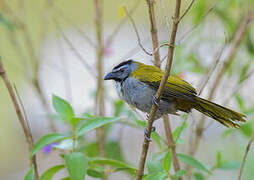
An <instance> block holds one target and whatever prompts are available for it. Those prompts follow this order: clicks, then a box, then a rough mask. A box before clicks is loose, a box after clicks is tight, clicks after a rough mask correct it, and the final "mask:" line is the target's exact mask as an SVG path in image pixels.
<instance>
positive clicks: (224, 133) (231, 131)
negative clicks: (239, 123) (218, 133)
mask: <svg viewBox="0 0 254 180" xmlns="http://www.w3.org/2000/svg"><path fill="white" fill-rule="evenodd" d="M234 131H235V129H233V128H229V129H226V130H225V131H224V132H223V133H222V137H223V138H226V137H227V136H228V135H229V134H232V133H233V132H234Z"/></svg>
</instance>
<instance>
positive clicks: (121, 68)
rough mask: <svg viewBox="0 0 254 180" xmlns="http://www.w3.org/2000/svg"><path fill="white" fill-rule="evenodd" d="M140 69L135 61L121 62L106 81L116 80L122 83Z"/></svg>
mask: <svg viewBox="0 0 254 180" xmlns="http://www.w3.org/2000/svg"><path fill="white" fill-rule="evenodd" d="M137 67H138V63H137V62H135V61H133V60H128V61H124V62H121V63H120V64H118V65H117V66H115V67H114V68H113V70H112V71H111V72H110V73H108V74H107V75H106V76H105V77H104V80H111V79H112V80H115V81H117V82H122V81H124V80H125V79H126V78H128V77H129V76H130V74H131V73H132V72H133V71H135V70H136V69H137Z"/></svg>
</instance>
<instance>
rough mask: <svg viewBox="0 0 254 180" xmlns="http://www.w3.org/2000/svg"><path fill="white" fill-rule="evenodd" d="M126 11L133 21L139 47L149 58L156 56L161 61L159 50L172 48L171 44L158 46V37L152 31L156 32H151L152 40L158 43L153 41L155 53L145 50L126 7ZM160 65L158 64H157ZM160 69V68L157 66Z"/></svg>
mask: <svg viewBox="0 0 254 180" xmlns="http://www.w3.org/2000/svg"><path fill="white" fill-rule="evenodd" d="M124 10H125V13H126V14H127V16H128V17H129V18H130V21H131V23H132V26H133V28H134V31H135V33H136V36H137V39H138V45H139V46H140V48H141V49H142V50H143V51H144V52H145V53H146V54H147V55H149V56H153V55H154V56H155V57H154V58H155V59H159V58H160V56H158V54H159V52H158V51H159V49H160V48H162V47H164V46H168V47H169V46H171V45H170V44H169V43H163V44H161V45H160V46H158V37H155V36H157V35H154V33H153V32H152V31H155V30H151V32H152V34H153V35H152V39H153V38H157V40H156V41H157V43H155V42H154V41H155V39H154V40H153V48H154V51H153V52H151V53H150V52H148V51H147V50H146V49H145V48H144V46H143V45H142V43H141V39H140V36H139V33H138V29H137V26H136V24H135V21H134V19H133V18H132V17H131V16H130V13H129V12H128V10H127V9H126V7H124ZM156 34H157V30H156ZM155 62H157V60H155ZM157 63H158V62H157ZM158 65H160V63H159V64H158ZM157 67H158V66H157Z"/></svg>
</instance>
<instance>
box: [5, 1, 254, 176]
mask: <svg viewBox="0 0 254 180" xmlns="http://www.w3.org/2000/svg"><path fill="white" fill-rule="evenodd" d="M189 2H190V1H187V0H184V1H183V2H182V3H183V5H182V12H183V10H184V9H185V8H186V7H187V5H188V4H189ZM124 6H126V7H127V9H128V10H131V9H134V12H133V13H132V17H133V19H134V20H135V22H136V24H137V28H138V31H139V34H140V37H141V41H142V43H143V45H144V47H145V48H146V49H148V50H150V51H151V49H152V43H151V39H150V27H149V19H148V10H147V6H146V2H145V1H139V3H137V2H136V1H135V0H119V1H115V0H107V1H104V2H103V39H104V41H105V42H106V41H107V40H108V39H109V38H110V37H111V36H113V37H114V38H113V41H112V44H110V45H109V46H107V47H105V48H106V50H105V51H106V52H105V58H104V60H105V63H104V64H105V70H104V72H108V71H110V70H111V68H112V67H113V66H114V65H116V64H118V63H119V62H121V61H123V60H126V59H129V58H132V59H134V60H138V61H141V62H144V63H147V64H152V57H151V56H148V55H147V54H145V53H144V52H143V51H142V50H141V48H140V47H139V46H138V45H137V37H136V35H135V32H134V29H133V27H132V25H131V23H130V21H129V20H128V19H127V20H124V18H126V15H125V13H124V12H123V7H124ZM133 7H136V8H133ZM212 7H214V8H213V9H212V10H211V8H212ZM250 9H254V1H253V0H218V1H204V0H196V1H195V3H194V5H193V7H192V9H191V10H190V12H189V14H188V15H187V16H186V17H184V19H183V21H182V22H181V24H180V26H179V32H178V35H177V46H176V49H175V51H176V54H175V59H174V64H173V69H172V71H173V73H174V74H176V75H179V74H180V75H181V77H182V78H183V79H185V80H187V81H188V82H190V83H191V84H192V85H193V86H194V87H196V88H198V87H199V85H200V83H201V82H202V81H203V79H204V77H205V76H206V74H207V73H208V72H209V70H210V69H211V67H212V65H213V64H214V62H215V60H216V57H217V56H218V54H219V52H220V51H221V49H222V48H223V47H224V45H225V43H226V46H225V48H224V51H223V53H222V55H221V58H220V62H219V63H218V65H217V67H216V70H215V71H214V73H213V74H212V75H211V80H210V81H209V82H208V84H207V86H206V87H205V89H204V92H203V93H202V97H207V94H208V93H209V89H210V88H211V84H212V83H211V82H213V80H214V77H215V75H216V73H217V71H218V69H219V68H221V66H222V64H223V60H224V57H226V55H227V53H228V51H229V50H230V48H231V44H230V42H231V41H232V39H233V37H234V36H235V32H236V30H237V28H238V27H239V25H240V24H241V23H242V22H243V19H244V17H246V16H247V13H248V10H250ZM173 10H174V2H171V1H166V0H157V1H156V4H155V12H156V20H157V25H158V32H159V41H160V43H163V42H167V41H168V39H169V34H170V33H169V32H170V29H169V27H168V25H167V23H166V21H167V20H168V21H169V22H170V23H171V17H172V14H173ZM210 10H211V11H210ZM207 12H209V13H207ZM94 14H95V12H94V7H93V3H92V1H91V0H75V1H67V0H55V1H51V0H41V1H33V0H11V1H10V0H9V1H7V0H1V1H0V32H1V36H0V56H1V57H2V61H3V63H4V65H5V68H6V71H7V74H8V76H9V79H10V81H11V82H12V84H15V86H16V87H17V89H18V91H19V94H20V96H21V98H22V100H23V103H24V106H25V109H26V111H27V114H28V119H29V123H30V126H31V129H32V133H33V136H34V138H35V140H37V139H38V138H39V137H41V136H42V135H43V134H45V133H47V132H50V131H51V130H50V128H49V124H48V118H49V116H50V115H51V114H52V112H54V111H53V108H52V104H51V96H52V94H56V95H59V96H61V97H64V98H65V99H67V100H68V101H69V102H70V103H71V104H72V106H73V107H74V109H75V110H76V111H77V113H79V114H82V113H83V112H91V113H92V112H93V108H94V92H95V91H96V79H95V78H94V77H93V76H92V74H91V72H90V71H89V70H88V69H87V68H86V66H84V61H85V62H86V63H87V64H89V65H90V67H94V69H92V71H95V69H96V68H95V67H96V62H95V60H96V52H95V49H94V47H93V46H92V45H91V43H89V42H88V41H87V38H86V37H89V39H91V41H92V42H95V40H96V36H95V29H94ZM165 17H166V18H165ZM121 22H123V25H121V26H120V28H119V31H117V33H114V30H116V29H117V27H118V26H119V23H121ZM112 33H113V34H112ZM228 42H229V43H228ZM227 43H228V44H227ZM166 53H167V49H166V47H164V48H162V49H161V57H164V56H165V55H166ZM80 57H82V58H80ZM253 61H254V24H253V21H252V22H251V23H250V24H249V27H248V29H247V32H246V33H245V35H244V39H243V41H242V43H241V45H240V47H239V48H238V51H237V53H236V55H235V57H234V60H233V63H232V64H231V65H230V67H229V69H228V70H227V72H226V74H225V76H224V77H223V79H222V82H221V83H220V85H219V87H218V90H217V91H216V96H215V98H214V101H215V102H217V103H220V104H223V103H224V102H225V101H227V106H229V107H232V108H233V109H235V110H237V111H240V112H242V113H245V114H247V115H248V124H247V125H245V127H244V128H242V129H241V130H237V131H235V130H228V129H226V128H225V127H222V126H221V125H220V124H218V123H213V124H212V125H209V128H208V129H207V130H206V131H205V132H204V136H203V138H202V139H201V145H200V148H199V150H198V152H197V154H196V157H197V158H198V159H199V160H200V161H202V162H204V163H206V164H209V165H210V166H212V164H213V163H214V162H215V161H216V153H218V152H221V153H222V155H223V158H222V159H225V160H227V159H228V160H232V165H231V166H230V165H228V166H227V167H226V168H224V170H216V171H215V173H214V174H213V175H212V176H209V177H207V178H208V179H237V178H236V177H237V174H238V170H239V169H238V168H239V162H241V160H242V157H243V153H244V150H245V149H244V148H245V146H246V144H247V141H248V138H249V137H250V135H251V131H252V124H253V118H254V116H253V112H254V103H253V102H254V96H253V94H252V92H253V90H254V77H253V76H252V74H253V71H254V65H253ZM164 65H165V61H163V67H164ZM113 86H114V85H113V83H112V82H106V83H105V92H106V115H108V116H110V115H112V113H113V112H114V111H115V109H116V107H117V106H115V107H114V106H113V103H114V102H116V101H117V99H118V97H117V96H116V92H115V90H114V89H113ZM236 90H237V91H236ZM234 91H235V92H234ZM0 102H1V103H0V119H1V120H0V143H1V145H0V147H1V148H0V179H8V180H9V179H10V180H11V179H13V180H14V179H22V177H23V176H24V175H25V172H26V171H27V170H28V169H29V164H28V160H27V159H28V151H27V144H26V142H25V138H24V135H23V132H22V130H21V127H20V124H19V123H18V120H17V117H16V114H15V111H14V108H13V105H12V104H11V101H10V98H9V95H8V92H7V90H6V88H5V86H4V84H3V82H2V80H1V81H0ZM125 108H126V109H128V110H129V107H128V106H126V107H125ZM199 116H200V114H198V113H196V112H194V113H192V115H191V117H190V118H189V119H188V120H189V122H188V128H187V130H186V131H185V132H184V134H183V137H182V139H183V140H184V143H183V144H180V145H179V146H178V150H179V152H186V151H187V150H186V149H187V148H188V145H189V139H190V138H191V137H192V136H194V135H193V134H194V133H192V132H193V127H194V126H195V125H196V123H197V121H195V120H196V119H198V117H199ZM182 121H183V120H182V118H180V117H176V118H175V116H173V118H172V124H173V127H174V128H175V127H177V126H178V125H179V124H181V122H182ZM206 121H207V123H206V124H209V123H210V122H212V120H211V119H208V120H206ZM54 124H55V126H56V129H57V131H60V132H63V131H65V130H66V126H65V125H63V124H61V123H59V122H57V121H55V120H54ZM125 126H127V125H116V126H114V128H112V129H111V132H110V133H109V136H108V139H109V140H113V141H117V142H118V143H120V146H121V148H122V153H123V156H124V158H125V159H126V160H127V161H128V162H130V163H132V164H134V165H137V161H138V160H137V159H138V157H139V153H140V148H141V145H140V144H141V142H142V139H143V130H142V129H137V128H132V127H130V126H127V127H125ZM157 126H158V127H157ZM156 127H157V129H158V130H157V131H158V133H159V134H160V135H161V136H162V137H163V136H164V135H163V134H164V131H163V126H162V123H161V122H156ZM123 129H124V131H123ZM122 131H123V132H122ZM119 133H122V135H121V141H120V142H119V141H118V140H119V139H118V138H119ZM137 137H138V138H137ZM87 139H88V141H94V139H95V133H94V132H92V133H89V134H88V135H87ZM151 149H152V150H151V153H152V152H156V151H158V148H157V147H156V145H154V144H152V148H151ZM252 149H253V148H251V150H250V153H249V156H248V159H247V163H246V166H245V170H244V179H248V180H249V179H253V177H254V172H253V170H252V169H253V166H254V151H253V150H252ZM54 153H55V152H53V153H50V154H44V153H42V152H41V153H40V154H39V157H38V162H39V169H40V171H44V170H45V169H47V168H49V167H50V166H51V165H52V164H57V162H60V161H61V159H59V158H56V154H54ZM233 162H235V163H233ZM237 162H238V163H237ZM227 168H228V169H229V170H225V169H227ZM63 174H64V172H63ZM59 177H62V175H61V174H59ZM119 177H122V179H124V178H125V179H128V178H127V177H125V176H124V175H122V174H120V175H115V176H112V177H111V178H110V179H114V178H115V179H119ZM57 178H58V177H57ZM57 178H56V179H57Z"/></svg>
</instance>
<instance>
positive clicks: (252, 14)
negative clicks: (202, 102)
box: [190, 9, 254, 156]
mask: <svg viewBox="0 0 254 180" xmlns="http://www.w3.org/2000/svg"><path fill="white" fill-rule="evenodd" d="M253 18H254V9H253V10H251V11H249V13H248V15H247V17H246V18H245V19H244V20H243V23H241V24H240V25H239V27H238V29H237V31H236V34H235V36H234V38H233V40H232V48H231V50H230V52H229V53H228V55H227V57H226V60H225V61H224V63H223V66H222V68H221V69H220V71H219V72H218V74H217V76H216V78H215V81H214V83H213V85H212V89H211V91H210V94H209V96H208V100H211V99H212V98H213V96H214V93H215V91H216V89H217V87H218V86H219V83H220V81H221V79H222V77H223V75H224V73H225V72H226V70H227V69H228V67H229V66H230V64H231V62H232V61H233V58H234V56H235V54H236V52H237V49H238V48H239V46H240V44H241V42H242V39H243V37H244V34H245V32H246V30H247V27H248V25H249V23H250V22H251V20H252V19H253ZM204 120H205V116H204V115H202V116H201V118H200V120H199V122H198V126H197V128H196V130H195V137H194V145H193V146H191V147H192V148H191V149H190V155H191V156H193V155H194V154H195V153H196V151H197V149H198V146H199V142H200V139H201V137H202V134H203V130H204V125H205V121H204Z"/></svg>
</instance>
